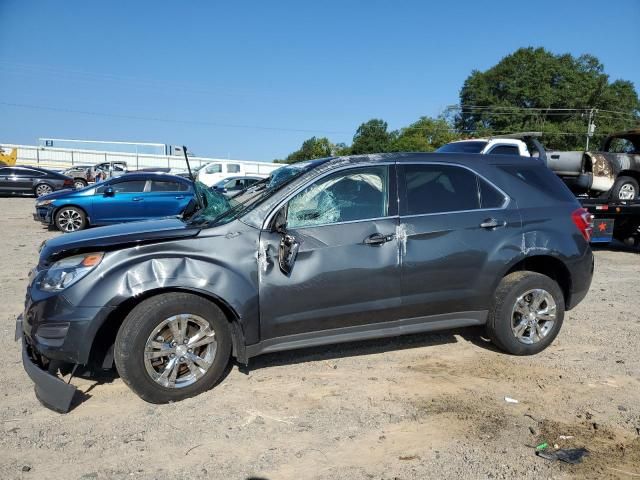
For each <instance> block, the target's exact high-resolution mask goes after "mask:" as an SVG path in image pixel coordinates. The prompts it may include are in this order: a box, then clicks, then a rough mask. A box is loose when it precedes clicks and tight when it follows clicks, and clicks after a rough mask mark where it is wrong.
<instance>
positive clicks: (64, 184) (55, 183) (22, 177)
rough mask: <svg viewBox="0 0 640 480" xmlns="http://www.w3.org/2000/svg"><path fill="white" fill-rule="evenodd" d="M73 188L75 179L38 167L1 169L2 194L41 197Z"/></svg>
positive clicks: (0, 183) (0, 189)
mask: <svg viewBox="0 0 640 480" xmlns="http://www.w3.org/2000/svg"><path fill="white" fill-rule="evenodd" d="M63 188H73V178H71V177H67V176H65V175H62V174H61V173H57V172H53V171H51V170H46V169H44V168H38V167H0V194H18V195H35V196H36V197H41V196H43V195H48V194H49V193H51V192H53V191H55V190H62V189H63Z"/></svg>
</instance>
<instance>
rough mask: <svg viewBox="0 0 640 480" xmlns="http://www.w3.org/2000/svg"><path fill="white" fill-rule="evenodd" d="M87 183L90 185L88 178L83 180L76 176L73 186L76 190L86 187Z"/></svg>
mask: <svg viewBox="0 0 640 480" xmlns="http://www.w3.org/2000/svg"><path fill="white" fill-rule="evenodd" d="M87 185H89V184H88V183H87V182H86V180H83V179H81V178H74V179H73V186H74V188H75V189H76V190H79V189H81V188H84V187H86V186H87Z"/></svg>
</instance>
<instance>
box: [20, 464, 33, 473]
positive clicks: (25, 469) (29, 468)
mask: <svg viewBox="0 0 640 480" xmlns="http://www.w3.org/2000/svg"><path fill="white" fill-rule="evenodd" d="M30 470H31V467H30V466H29V465H23V466H22V471H23V472H28V471H30Z"/></svg>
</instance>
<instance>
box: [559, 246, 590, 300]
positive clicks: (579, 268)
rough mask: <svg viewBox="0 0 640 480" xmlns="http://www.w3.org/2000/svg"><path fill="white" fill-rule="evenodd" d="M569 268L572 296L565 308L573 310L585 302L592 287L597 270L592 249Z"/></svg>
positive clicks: (588, 249)
mask: <svg viewBox="0 0 640 480" xmlns="http://www.w3.org/2000/svg"><path fill="white" fill-rule="evenodd" d="M568 267H569V272H570V275H571V296H570V297H569V298H568V299H567V302H566V305H565V308H566V310H571V309H572V308H574V307H575V306H576V305H578V304H579V303H580V302H581V301H582V300H584V298H585V297H586V296H587V293H589V288H590V287H591V281H592V280H593V271H594V268H595V259H594V256H593V252H592V251H591V248H587V250H586V251H585V253H584V255H583V256H582V257H581V258H580V259H579V260H576V261H574V262H572V263H571V264H569V265H568Z"/></svg>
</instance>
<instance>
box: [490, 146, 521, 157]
mask: <svg viewBox="0 0 640 480" xmlns="http://www.w3.org/2000/svg"><path fill="white" fill-rule="evenodd" d="M487 153H489V154H491V155H520V150H518V147H515V146H513V145H498V146H497V147H493V148H492V149H491V151H490V152H487Z"/></svg>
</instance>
